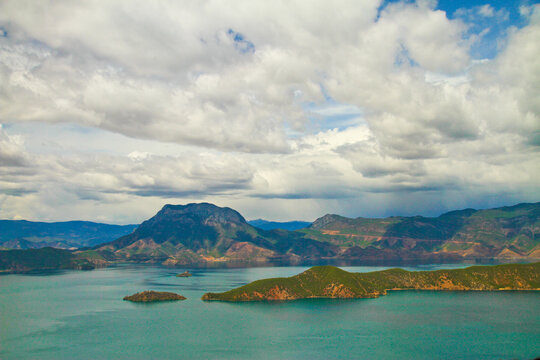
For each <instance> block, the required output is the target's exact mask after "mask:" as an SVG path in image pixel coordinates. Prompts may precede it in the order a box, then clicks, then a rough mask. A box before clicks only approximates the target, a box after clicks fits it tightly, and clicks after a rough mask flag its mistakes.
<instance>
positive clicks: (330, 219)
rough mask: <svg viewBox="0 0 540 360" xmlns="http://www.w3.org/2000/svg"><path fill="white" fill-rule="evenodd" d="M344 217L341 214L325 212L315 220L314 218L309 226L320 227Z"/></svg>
mask: <svg viewBox="0 0 540 360" xmlns="http://www.w3.org/2000/svg"><path fill="white" fill-rule="evenodd" d="M340 219H344V217H343V216H340V215H336V214H326V215H324V216H322V217H320V218H318V219H317V220H315V221H314V222H313V223H312V224H311V225H310V226H309V227H310V228H312V229H322V228H324V227H325V226H326V225H328V224H330V223H333V222H334V221H337V220H340Z"/></svg>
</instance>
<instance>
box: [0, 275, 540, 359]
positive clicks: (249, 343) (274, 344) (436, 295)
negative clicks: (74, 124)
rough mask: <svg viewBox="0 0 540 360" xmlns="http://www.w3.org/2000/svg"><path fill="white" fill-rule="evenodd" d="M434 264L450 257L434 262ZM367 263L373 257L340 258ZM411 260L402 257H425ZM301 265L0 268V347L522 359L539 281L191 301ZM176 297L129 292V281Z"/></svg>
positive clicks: (535, 314) (56, 354) (147, 354)
mask: <svg viewBox="0 0 540 360" xmlns="http://www.w3.org/2000/svg"><path fill="white" fill-rule="evenodd" d="M442 267H445V268H449V267H456V266H455V265H453V266H450V265H449V266H442ZM343 268H344V269H346V270H348V271H357V272H363V271H373V270H379V269H383V267H343ZM435 268H437V266H423V267H417V268H409V269H425V270H431V269H435ZM305 269H306V268H305V267H275V268H250V269H210V270H193V271H192V273H193V274H194V276H193V277H190V278H177V277H175V274H176V273H178V272H182V271H183V270H184V269H177V270H174V269H168V268H161V267H148V266H138V267H137V266H124V267H117V268H106V269H99V270H93V271H65V272H55V273H46V274H38V275H35V274H34V275H5V276H0V359H3V360H6V359H158V358H160V359H389V358H404V359H435V358H437V359H532V358H534V357H536V356H539V355H540V341H539V339H540V311H539V310H540V292H497V293H495V292H492V293H490V292H430V291H397V292H391V293H390V294H389V295H388V296H383V297H381V298H378V299H357V300H330V299H324V300H323V299H312V300H300V301H293V302H280V303H220V302H203V301H201V300H200V297H201V296H202V295H203V293H205V292H208V291H213V292H218V291H225V290H228V289H231V288H233V287H237V286H240V285H243V284H245V283H248V282H250V281H253V280H256V279H260V278H267V277H276V276H291V275H295V274H297V273H299V272H301V271H303V270H305ZM147 289H152V290H160V291H174V292H178V293H180V294H182V295H184V296H186V297H187V298H188V300H185V301H180V302H169V303H157V304H134V303H130V302H126V301H122V298H123V297H124V296H125V295H130V294H133V293H135V292H138V291H141V290H147Z"/></svg>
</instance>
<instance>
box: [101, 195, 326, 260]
mask: <svg viewBox="0 0 540 360" xmlns="http://www.w3.org/2000/svg"><path fill="white" fill-rule="evenodd" d="M336 249H337V248H336V247H335V246H334V245H332V244H327V243H322V242H319V241H315V240H311V239H306V238H304V236H303V234H300V233H294V232H290V231H286V230H271V231H265V230H262V229H258V228H256V227H253V226H251V225H249V224H248V223H247V222H246V220H245V219H244V218H243V217H242V215H240V214H239V213H238V212H237V211H235V210H233V209H230V208H222V207H218V206H216V205H213V204H208V203H198V204H188V205H165V206H164V207H163V208H162V209H161V210H160V211H159V212H158V213H157V214H156V215H155V216H154V217H152V218H151V219H149V220H147V221H145V222H143V223H142V224H141V225H140V226H139V227H138V228H137V229H136V230H135V231H134V232H133V233H132V234H129V235H126V236H123V237H121V238H119V239H117V240H115V241H113V242H111V243H108V244H105V245H103V246H100V247H98V248H97V249H96V250H97V252H98V253H100V254H101V255H102V256H103V257H104V258H105V259H108V260H110V261H137V262H159V263H163V264H166V265H184V264H199V265H204V264H215V263H230V262H238V263H250V264H251V263H265V262H280V261H282V262H286V263H295V262H299V261H302V260H304V259H315V258H316V259H318V258H321V257H323V256H333V255H335V253H336Z"/></svg>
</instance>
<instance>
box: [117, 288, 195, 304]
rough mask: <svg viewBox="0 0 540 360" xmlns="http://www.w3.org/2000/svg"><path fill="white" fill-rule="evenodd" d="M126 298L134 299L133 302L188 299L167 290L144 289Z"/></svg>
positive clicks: (125, 298)
mask: <svg viewBox="0 0 540 360" xmlns="http://www.w3.org/2000/svg"><path fill="white" fill-rule="evenodd" d="M124 300H127V301H133V302H154V301H175V300H186V298H185V297H184V296H182V295H178V294H175V293H172V292H165V291H152V290H148V291H143V292H140V293H136V294H134V295H131V296H126V297H124Z"/></svg>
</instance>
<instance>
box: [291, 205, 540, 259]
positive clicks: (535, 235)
mask: <svg viewBox="0 0 540 360" xmlns="http://www.w3.org/2000/svg"><path fill="white" fill-rule="evenodd" d="M300 231H301V232H303V233H304V234H306V236H307V237H308V238H311V239H314V240H318V241H322V242H327V243H331V244H334V245H337V246H340V247H348V248H349V250H348V253H349V254H350V256H354V255H353V254H354V253H357V254H360V253H362V252H364V253H365V252H367V251H368V250H371V251H374V250H375V249H378V250H381V251H384V252H385V253H386V254H385V255H386V256H387V257H392V256H393V255H394V256H395V255H398V254H399V253H400V252H404V251H406V252H409V253H415V254H420V253H422V252H424V253H431V254H432V255H436V254H438V255H440V256H451V255H452V254H454V255H457V256H460V257H466V258H500V257H502V258H520V257H530V258H540V241H539V240H540V237H539V236H540V235H539V234H540V203H523V204H517V205H514V206H505V207H501V208H495V209H486V210H474V209H465V210H456V211H451V212H448V213H445V214H442V215H440V216H438V217H423V216H412V217H401V216H396V217H388V218H384V219H369V218H361V217H359V218H356V219H351V218H346V217H343V216H339V215H331V214H329V215H325V216H323V217H321V218H319V219H317V220H315V221H314V222H313V223H312V224H311V225H310V226H309V227H308V228H307V229H304V230H300ZM388 250H392V251H393V253H392V252H389V251H388Z"/></svg>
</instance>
